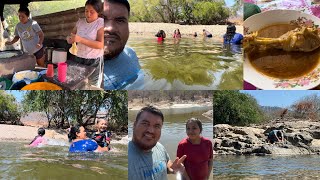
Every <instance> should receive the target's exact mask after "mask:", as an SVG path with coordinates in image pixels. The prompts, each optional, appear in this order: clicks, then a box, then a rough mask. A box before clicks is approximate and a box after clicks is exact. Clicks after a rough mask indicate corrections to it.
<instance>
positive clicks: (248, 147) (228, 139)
mask: <svg viewBox="0 0 320 180" xmlns="http://www.w3.org/2000/svg"><path fill="white" fill-rule="evenodd" d="M279 128H283V132H284V138H285V142H284V143H275V144H270V143H267V134H268V133H269V132H270V131H272V130H274V129H279ZM213 136H214V137H213V138H214V139H213V145H214V151H215V154H221V155H222V154H223V155H302V154H306V155H311V154H320V122H313V121H301V120H297V121H289V122H273V123H269V124H267V125H261V126H252V127H239V126H230V125H227V124H217V125H215V126H214V127H213Z"/></svg>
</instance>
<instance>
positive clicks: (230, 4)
mask: <svg viewBox="0 0 320 180" xmlns="http://www.w3.org/2000/svg"><path fill="white" fill-rule="evenodd" d="M224 1H225V2H226V5H227V6H228V7H230V6H232V5H233V4H234V0H224Z"/></svg>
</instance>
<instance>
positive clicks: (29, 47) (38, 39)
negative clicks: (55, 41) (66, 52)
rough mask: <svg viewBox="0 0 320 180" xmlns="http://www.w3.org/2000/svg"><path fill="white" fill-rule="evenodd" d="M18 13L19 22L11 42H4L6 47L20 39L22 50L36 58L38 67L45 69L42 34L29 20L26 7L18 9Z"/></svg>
mask: <svg viewBox="0 0 320 180" xmlns="http://www.w3.org/2000/svg"><path fill="white" fill-rule="evenodd" d="M18 13H19V21H20V22H19V23H18V24H17V25H16V29H15V32H14V35H15V37H14V39H13V40H12V41H8V42H6V45H12V44H14V43H15V42H17V41H18V40H19V39H21V42H22V45H23V49H24V50H25V51H26V52H28V53H29V54H33V55H34V56H35V57H36V60H37V64H38V65H39V66H41V67H45V63H44V59H45V53H44V49H43V44H42V43H43V39H44V34H43V32H42V30H41V28H40V26H39V24H38V23H37V22H36V21H33V20H32V19H30V18H29V16H30V11H29V9H28V8H27V7H20V9H19V10H18Z"/></svg>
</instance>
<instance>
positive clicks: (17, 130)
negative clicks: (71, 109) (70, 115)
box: [0, 124, 68, 141]
mask: <svg viewBox="0 0 320 180" xmlns="http://www.w3.org/2000/svg"><path fill="white" fill-rule="evenodd" d="M37 133H38V128H37V127H30V126H16V125H4V124H0V141H32V140H33V138H34V137H35V136H36V135H37ZM44 137H47V138H52V139H63V140H67V139H68V137H67V133H66V132H63V131H61V132H57V131H55V130H47V129H46V134H45V135H44Z"/></svg>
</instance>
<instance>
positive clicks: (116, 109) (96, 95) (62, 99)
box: [22, 91, 128, 129]
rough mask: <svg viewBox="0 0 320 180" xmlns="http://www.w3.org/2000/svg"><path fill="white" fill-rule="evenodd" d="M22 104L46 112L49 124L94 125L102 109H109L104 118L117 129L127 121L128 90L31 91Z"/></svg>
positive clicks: (30, 109) (60, 126) (28, 109)
mask: <svg viewBox="0 0 320 180" xmlns="http://www.w3.org/2000/svg"><path fill="white" fill-rule="evenodd" d="M22 104H23V109H24V111H26V112H33V111H40V112H45V113H46V115H47V119H48V123H49V127H50V126H53V127H56V128H62V127H68V126H70V124H79V125H83V126H88V125H93V124H94V123H95V120H96V118H97V114H98V112H99V111H101V112H108V115H107V117H103V118H108V119H109V120H110V126H112V127H113V128H114V129H118V128H122V127H127V124H128V120H127V119H128V118H127V116H128V115H127V94H126V92H125V91H28V92H27V93H26V94H25V95H24V99H23V101H22Z"/></svg>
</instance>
